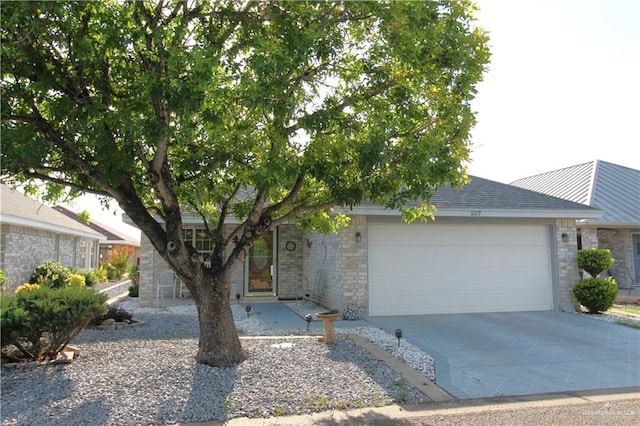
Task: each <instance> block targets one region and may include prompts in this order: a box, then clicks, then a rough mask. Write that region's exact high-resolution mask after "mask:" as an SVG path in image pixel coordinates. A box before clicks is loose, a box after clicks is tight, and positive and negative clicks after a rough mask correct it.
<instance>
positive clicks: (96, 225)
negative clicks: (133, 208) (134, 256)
mask: <svg viewBox="0 0 640 426" xmlns="http://www.w3.org/2000/svg"><path fill="white" fill-rule="evenodd" d="M54 209H55V210H57V211H59V212H60V213H62V214H64V215H65V216H67V217H70V218H71V219H73V220H76V221H77V220H78V219H77V217H78V214H77V213H75V212H73V211H71V210H69V209H67V208H66V207H63V206H55V207H54ZM87 226H88V227H89V228H91V229H93V230H94V231H96V232H99V233H101V234H102V235H104V236H105V237H107V242H109V243H116V242H117V243H122V244H129V245H134V246H140V241H134V240H132V239H131V238H130V237H129V236H127V235H125V234H124V233H121V232H119V231H117V230H115V229H112V228H109V227H108V226H107V225H104V224H102V223H100V222H98V221H96V220H95V219H90V221H89V224H88V225H87Z"/></svg>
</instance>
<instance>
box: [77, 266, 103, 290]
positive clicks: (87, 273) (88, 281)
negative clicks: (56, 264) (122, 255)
mask: <svg viewBox="0 0 640 426" xmlns="http://www.w3.org/2000/svg"><path fill="white" fill-rule="evenodd" d="M75 273H76V274H78V275H82V276H83V277H84V284H85V285H86V286H87V287H93V286H95V285H96V284H98V276H97V275H96V273H95V271H91V270H88V269H81V270H78V271H76V272H75Z"/></svg>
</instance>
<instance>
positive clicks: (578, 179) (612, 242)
mask: <svg viewBox="0 0 640 426" xmlns="http://www.w3.org/2000/svg"><path fill="white" fill-rule="evenodd" d="M512 185H515V186H518V187H520V188H525V189H530V190H532V191H537V192H540V193H543V194H547V195H552V196H554V197H559V198H563V199H565V200H569V201H574V202H576V203H580V204H584V205H586V206H591V207H595V208H598V209H600V210H602V216H601V217H599V218H594V219H586V218H585V219H582V220H578V222H577V224H576V227H577V232H578V239H577V244H578V249H582V248H606V249H609V250H611V255H612V257H613V258H614V259H615V263H614V264H613V267H612V268H611V269H610V271H609V272H610V273H611V274H612V275H613V277H614V278H615V280H616V282H617V283H618V286H619V287H620V288H626V289H630V288H632V287H633V285H634V284H636V285H637V284H640V170H635V169H632V168H629V167H624V166H619V165H617V164H613V163H608V162H606V161H600V160H596V161H590V162H588V163H583V164H578V165H575V166H571V167H566V168H563V169H560V170H554V171H551V172H547V173H542V174H538V175H535V176H529V177H525V178H522V179H518V180H516V181H515V182H513V183H512Z"/></svg>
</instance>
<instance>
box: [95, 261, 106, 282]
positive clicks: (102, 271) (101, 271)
mask: <svg viewBox="0 0 640 426" xmlns="http://www.w3.org/2000/svg"><path fill="white" fill-rule="evenodd" d="M93 273H94V274H96V278H98V283H106V282H107V281H109V273H108V272H107V266H106V265H98V267H97V268H96V269H95V270H94V271H93Z"/></svg>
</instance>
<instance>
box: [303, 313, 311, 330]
mask: <svg viewBox="0 0 640 426" xmlns="http://www.w3.org/2000/svg"><path fill="white" fill-rule="evenodd" d="M312 319H313V318H312V317H311V314H307V315H305V316H304V320H305V321H306V322H307V331H309V325H310V324H311V320H312Z"/></svg>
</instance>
